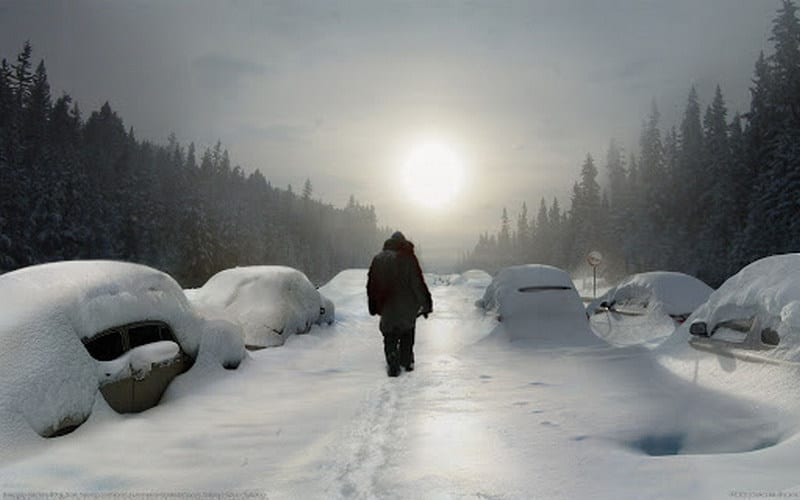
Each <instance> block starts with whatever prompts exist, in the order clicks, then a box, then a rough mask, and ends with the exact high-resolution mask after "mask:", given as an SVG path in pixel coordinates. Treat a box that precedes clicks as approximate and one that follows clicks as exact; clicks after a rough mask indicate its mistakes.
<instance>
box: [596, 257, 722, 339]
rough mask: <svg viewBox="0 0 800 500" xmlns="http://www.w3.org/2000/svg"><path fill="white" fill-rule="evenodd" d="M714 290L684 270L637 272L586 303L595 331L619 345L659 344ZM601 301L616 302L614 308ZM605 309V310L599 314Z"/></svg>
mask: <svg viewBox="0 0 800 500" xmlns="http://www.w3.org/2000/svg"><path fill="white" fill-rule="evenodd" d="M713 291H714V290H713V289H712V288H711V287H709V286H708V285H706V284H705V283H703V282H702V281H700V280H699V279H697V278H695V277H693V276H689V275H687V274H683V273H676V272H665V271H656V272H649V273H641V274H634V275H631V276H628V277H627V278H625V279H624V280H623V281H622V282H621V283H619V284H618V285H616V286H614V287H612V288H610V289H609V290H608V291H607V292H606V293H604V294H603V295H601V296H600V297H598V298H597V299H595V300H594V301H592V302H591V303H590V304H589V305H588V306H586V313H587V314H589V315H590V317H591V324H592V328H593V329H594V331H595V333H596V334H597V335H598V336H600V337H601V338H603V339H604V340H606V341H607V342H609V343H611V344H614V345H618V346H627V345H636V344H647V345H651V346H654V345H657V344H658V343H659V342H660V341H662V340H663V339H665V338H667V337H669V336H670V335H671V334H672V333H673V332H674V331H675V328H676V322H675V320H673V318H675V319H678V320H681V321H682V320H683V319H685V318H686V317H688V316H689V315H690V314H691V313H692V311H694V310H695V309H697V307H698V306H700V305H701V304H702V303H704V302H705V301H706V300H707V299H708V297H709V295H710V294H711V292H713ZM602 303H606V304H613V305H612V308H611V311H609V310H608V309H606V308H605V307H601V304H602ZM598 313H603V314H598Z"/></svg>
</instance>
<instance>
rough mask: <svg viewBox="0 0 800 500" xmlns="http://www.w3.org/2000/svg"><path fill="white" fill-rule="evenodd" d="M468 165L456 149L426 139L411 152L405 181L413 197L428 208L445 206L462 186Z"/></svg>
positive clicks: (405, 165) (406, 165)
mask: <svg viewBox="0 0 800 500" xmlns="http://www.w3.org/2000/svg"><path fill="white" fill-rule="evenodd" d="M463 177H464V166H463V163H462V162H461V160H460V158H459V157H458V156H457V155H456V154H455V152H454V151H453V150H452V149H451V148H449V147H447V146H446V145H445V144H443V143H440V142H424V143H420V144H418V145H417V146H415V147H414V148H413V149H412V150H411V152H410V153H409V154H408V156H407V158H406V161H405V163H404V166H403V181H404V184H405V188H406V191H407V193H408V195H409V196H410V198H411V199H412V200H413V201H414V202H415V203H417V204H419V205H422V206H424V207H427V208H441V207H443V206H445V205H447V204H448V203H450V202H451V201H452V200H453V198H455V196H456V195H457V194H458V192H459V191H460V190H461V184H462V182H463Z"/></svg>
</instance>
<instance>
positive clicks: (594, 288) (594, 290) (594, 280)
mask: <svg viewBox="0 0 800 500" xmlns="http://www.w3.org/2000/svg"><path fill="white" fill-rule="evenodd" d="M596 298H597V266H592V299H596Z"/></svg>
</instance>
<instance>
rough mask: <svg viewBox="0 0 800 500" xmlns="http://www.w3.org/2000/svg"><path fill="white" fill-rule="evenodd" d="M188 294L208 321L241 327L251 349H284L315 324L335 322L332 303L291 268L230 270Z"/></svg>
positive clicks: (298, 272)
mask: <svg viewBox="0 0 800 500" xmlns="http://www.w3.org/2000/svg"><path fill="white" fill-rule="evenodd" d="M187 296H188V297H189V300H190V301H191V302H192V304H193V305H194V307H195V309H197V311H198V312H200V314H201V315H203V316H205V317H206V318H214V319H226V320H229V321H232V322H234V323H237V324H239V325H240V326H241V327H242V330H243V332H244V342H245V345H246V346H247V348H248V349H261V348H264V347H274V346H280V345H283V344H284V342H286V339H287V338H288V337H289V336H291V335H294V334H300V333H306V332H308V331H309V329H311V326H312V325H314V324H319V323H322V322H326V323H332V322H333V307H332V306H333V303H332V302H327V301H326V300H325V299H323V298H322V297H321V295H320V293H319V291H318V290H317V289H316V288H315V287H314V285H313V284H312V283H311V282H310V281H309V280H308V278H307V277H306V275H305V274H303V273H302V272H300V271H298V270H297V269H293V268H291V267H285V266H246V267H235V268H231V269H225V270H224V271H220V272H218V273H217V274H215V275H214V276H212V277H211V278H210V279H209V280H208V281H207V282H206V284H205V285H203V286H202V287H201V288H198V289H196V290H191V291H187Z"/></svg>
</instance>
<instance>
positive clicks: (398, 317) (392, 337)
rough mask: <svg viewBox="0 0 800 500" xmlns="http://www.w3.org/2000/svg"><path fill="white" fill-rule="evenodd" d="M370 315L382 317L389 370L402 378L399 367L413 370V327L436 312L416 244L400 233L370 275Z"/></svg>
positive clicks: (386, 245)
mask: <svg viewBox="0 0 800 500" xmlns="http://www.w3.org/2000/svg"><path fill="white" fill-rule="evenodd" d="M367 299H368V306H369V313H370V315H372V316H375V315H376V314H377V315H380V317H381V321H380V330H381V333H382V334H383V352H384V355H385V356H386V371H387V374H388V375H389V376H390V377H396V376H398V375H400V367H403V368H404V369H405V370H406V371H407V372H410V371H412V370H414V327H415V325H416V322H417V317H418V316H424V317H425V318H426V319H427V317H428V315H429V314H430V313H431V312H433V300H432V299H431V292H430V291H429V290H428V286H427V285H426V284H425V278H424V277H423V276H422V269H421V268H420V266H419V261H418V260H417V256H416V255H415V254H414V244H413V243H411V242H410V241H408V240H407V239H406V238H405V236H403V233H401V232H400V231H397V232H395V233H394V234H392V237H391V238H389V239H388V240H386V242H384V244H383V250H382V251H381V252H380V253H378V254H377V255H376V256H375V257H374V258H373V259H372V263H371V264H370V266H369V272H368V274H367Z"/></svg>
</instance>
